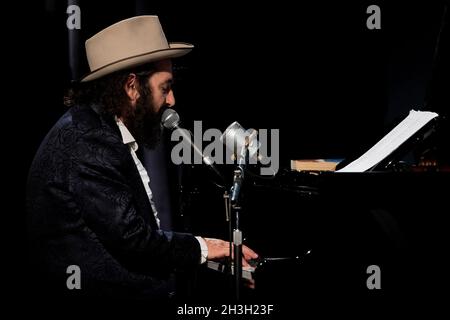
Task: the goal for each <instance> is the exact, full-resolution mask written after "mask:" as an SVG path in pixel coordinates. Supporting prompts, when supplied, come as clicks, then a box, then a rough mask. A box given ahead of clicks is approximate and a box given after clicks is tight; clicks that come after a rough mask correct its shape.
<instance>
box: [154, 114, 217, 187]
mask: <svg viewBox="0 0 450 320" xmlns="http://www.w3.org/2000/svg"><path fill="white" fill-rule="evenodd" d="M161 124H162V125H163V126H164V128H166V129H169V130H172V131H173V130H178V132H179V134H180V135H181V136H182V137H183V139H184V140H185V141H187V142H188V144H189V145H191V146H192V147H193V148H194V151H195V152H196V153H197V154H198V155H200V156H201V158H202V161H203V163H205V164H206V165H207V166H208V168H209V169H210V170H211V171H213V172H214V173H215V174H216V175H217V176H218V177H219V178H220V180H221V182H222V183H224V182H225V179H224V177H223V176H222V174H221V173H220V172H219V170H217V168H216V167H215V166H214V164H213V161H212V160H211V159H210V158H209V157H205V156H204V154H203V152H202V151H201V150H200V149H199V148H198V147H197V146H196V145H195V143H194V142H193V141H192V139H191V134H190V133H189V131H188V130H186V129H183V128H181V127H180V116H179V115H178V113H177V112H176V111H175V110H173V109H166V110H164V112H163V114H162V116H161Z"/></svg>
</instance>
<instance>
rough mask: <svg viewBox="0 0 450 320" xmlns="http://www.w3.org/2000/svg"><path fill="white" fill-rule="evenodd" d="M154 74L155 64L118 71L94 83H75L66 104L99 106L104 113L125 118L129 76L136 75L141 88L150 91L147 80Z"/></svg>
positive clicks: (65, 101)
mask: <svg viewBox="0 0 450 320" xmlns="http://www.w3.org/2000/svg"><path fill="white" fill-rule="evenodd" d="M154 72H155V66H154V64H146V65H144V66H140V67H138V68H133V69H127V70H121V71H117V72H114V73H112V74H110V75H107V76H105V77H102V78H100V79H97V80H94V81H88V82H76V83H73V84H72V86H71V88H69V89H68V90H67V92H66V94H65V96H64V104H65V105H66V106H68V107H71V106H74V105H79V104H97V105H99V106H101V108H103V109H102V111H103V112H105V113H107V114H110V115H114V116H117V117H123V116H125V115H126V114H125V113H126V112H128V110H127V108H125V107H124V106H126V105H127V103H128V96H127V95H126V92H125V90H124V86H125V83H126V81H127V78H128V75H129V74H130V73H134V74H136V75H137V80H138V83H139V86H140V87H141V88H142V89H143V90H145V91H149V90H150V88H149V86H148V81H147V80H148V78H149V77H150V76H151V75H152V74H153V73H154Z"/></svg>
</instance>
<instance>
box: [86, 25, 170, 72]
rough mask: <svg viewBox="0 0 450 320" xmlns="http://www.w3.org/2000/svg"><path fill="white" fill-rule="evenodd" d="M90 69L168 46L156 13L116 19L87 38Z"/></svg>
mask: <svg viewBox="0 0 450 320" xmlns="http://www.w3.org/2000/svg"><path fill="white" fill-rule="evenodd" d="M85 46H86V55H87V59H88V63H89V68H90V70H91V71H94V70H97V69H99V68H102V67H104V66H107V65H109V64H112V63H115V62H117V61H120V60H123V59H128V58H130V57H134V56H139V55H142V54H147V53H149V52H155V51H159V50H165V49H168V48H169V44H168V42H167V39H166V36H165V35H164V32H163V29H162V27H161V24H160V22H159V18H158V16H138V17H133V18H129V19H126V20H122V21H120V22H117V23H115V24H113V25H111V26H109V27H108V28H106V29H104V30H102V31H100V32H98V33H97V34H95V35H94V36H92V37H91V38H89V39H88V40H86V44H85Z"/></svg>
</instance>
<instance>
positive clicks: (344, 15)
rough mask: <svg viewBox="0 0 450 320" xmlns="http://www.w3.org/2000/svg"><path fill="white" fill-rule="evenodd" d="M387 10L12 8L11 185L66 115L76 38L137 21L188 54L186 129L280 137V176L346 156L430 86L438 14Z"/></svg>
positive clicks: (437, 6)
mask: <svg viewBox="0 0 450 320" xmlns="http://www.w3.org/2000/svg"><path fill="white" fill-rule="evenodd" d="M392 2H393V1H390V2H389V3H388V2H383V1H381V2H380V1H376V2H373V1H358V2H353V1H352V2H344V1H326V2H324V1H317V2H313V3H312V2H299V3H298V2H295V1H268V2H265V3H264V4H263V3H261V2H252V3H249V4H246V5H245V6H244V5H243V4H242V2H241V1H220V2H215V1H209V2H208V1H180V2H175V1H144V0H136V1H130V0H126V1H122V0H117V1H87V0H86V1H84V0H79V1H67V2H66V1H56V0H45V1H44V0H40V1H34V4H32V5H28V4H27V5H26V6H24V7H23V8H19V7H17V8H15V9H12V10H11V11H9V13H10V14H12V15H13V16H18V15H21V16H22V15H25V16H26V17H27V18H26V19H25V18H21V21H22V22H24V21H25V22H27V21H28V23H29V28H25V31H19V28H14V24H13V25H12V26H11V25H10V26H9V27H10V29H11V30H14V32H15V33H17V34H18V36H17V37H16V36H13V37H14V40H15V42H14V43H17V44H18V46H17V48H21V49H20V54H24V55H25V56H27V57H28V59H26V60H21V62H22V63H20V64H17V65H16V67H17V70H16V72H17V74H18V75H19V77H18V78H20V80H19V81H17V82H16V85H20V86H21V87H22V89H23V90H22V91H20V92H21V95H20V96H18V97H16V99H23V103H17V106H16V107H15V111H17V114H18V119H19V121H20V123H21V128H26V139H25V140H24V142H23V144H22V145H21V151H22V152H23V154H24V157H23V158H22V159H21V162H20V173H19V175H20V179H18V180H19V181H21V182H23V184H22V186H24V182H25V178H26V174H27V170H28V167H29V165H30V163H31V160H32V157H33V155H34V153H35V152H36V150H37V148H38V146H39V143H40V142H41V140H42V139H43V137H44V135H45V134H46V132H47V131H48V130H49V129H50V128H51V126H52V125H53V123H54V122H55V121H56V120H57V119H58V118H59V117H60V116H61V115H62V114H63V113H64V112H65V107H64V106H63V104H62V101H63V94H64V89H65V88H66V87H67V86H68V85H69V84H70V81H72V80H75V79H77V78H79V77H80V76H82V75H83V74H85V73H87V72H88V69H87V63H86V61H85V56H84V41H85V40H86V39H87V38H88V37H90V36H92V35H93V34H95V33H96V32H97V31H99V30H100V29H102V28H104V27H106V26H108V25H110V24H112V23H115V22H117V21H119V20H121V19H125V18H128V17H131V16H134V15H139V14H156V15H158V16H159V17H160V20H161V23H162V25H163V28H164V30H165V32H166V36H167V38H168V39H169V41H184V42H190V43H192V44H194V45H195V49H194V50H193V51H192V53H190V54H189V55H187V56H185V57H183V58H180V59H178V60H177V61H176V77H177V83H176V85H175V95H176V98H177V106H176V109H177V111H178V112H179V113H180V115H181V117H182V119H183V123H184V124H185V126H187V127H192V125H193V121H194V120H203V128H204V130H205V129H207V128H218V129H220V130H222V131H223V130H224V129H225V128H226V127H227V126H228V125H229V124H230V123H231V122H233V121H238V122H240V123H241V124H242V125H243V126H244V127H246V128H250V127H252V128H256V129H261V128H276V129H280V142H281V146H280V152H281V165H282V166H284V167H287V166H288V165H289V160H290V159H297V158H316V157H321V158H330V157H339V158H347V157H352V156H356V155H358V154H359V153H360V152H361V151H362V150H364V149H366V148H367V147H368V146H371V145H372V144H373V143H375V142H376V141H377V140H378V139H380V138H381V137H382V135H383V134H384V133H386V130H387V128H390V127H392V125H393V124H395V123H396V122H397V121H399V120H400V119H402V118H403V117H405V116H406V114H407V112H408V111H409V110H410V109H413V108H415V109H422V108H424V105H425V103H426V101H427V99H426V97H427V92H429V89H430V83H431V82H430V81H431V79H432V74H433V73H432V70H433V64H434V63H435V56H434V55H435V49H436V45H437V39H438V34H439V29H440V26H441V21H442V15H443V12H444V5H443V4H442V3H441V2H439V1H438V2H435V3H431V2H430V1H418V2H414V3H412V2H406V1H405V2H401V3H397V4H393V3H392ZM70 4H77V5H78V6H79V7H80V9H81V29H79V30H68V29H67V27H66V20H67V18H68V16H69V15H68V14H67V13H66V10H67V7H68V5H70ZM371 4H377V5H379V6H380V8H381V29H380V30H369V29H368V28H367V27H366V19H367V18H368V16H369V14H367V13H366V9H367V7H368V6H369V5H371ZM5 14H6V12H5ZM17 23H21V22H19V21H17ZM8 30H9V29H8ZM447 36H448V32H447ZM5 41H6V40H5ZM22 48H23V49H22ZM447 52H448V50H447ZM18 54H19V53H18ZM447 66H448V62H447ZM441 77H443V76H442V75H441ZM447 79H448V76H447ZM447 99H448V98H447ZM447 101H448V100H447ZM432 107H434V106H432ZM439 108H440V111H442V112H447V113H448V109H444V108H443V107H442V106H439ZM21 110H24V111H26V114H25V112H24V113H23V114H22V112H21ZM149 159H154V160H149V161H154V165H155V166H157V165H159V164H161V159H159V160H158V157H154V156H150V157H149ZM150 166H151V164H150ZM155 179H157V178H155ZM162 179H163V180H164V177H162ZM163 180H161V181H163ZM158 181H159V180H158ZM21 188H22V190H24V189H25V188H24V187H21ZM21 199H23V198H21ZM22 201H23V200H22ZM162 201H168V200H167V199H166V200H162Z"/></svg>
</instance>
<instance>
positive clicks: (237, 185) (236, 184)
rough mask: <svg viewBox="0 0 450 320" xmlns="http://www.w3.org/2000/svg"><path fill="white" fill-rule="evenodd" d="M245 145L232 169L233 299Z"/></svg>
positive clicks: (239, 271)
mask: <svg viewBox="0 0 450 320" xmlns="http://www.w3.org/2000/svg"><path fill="white" fill-rule="evenodd" d="M247 151H248V149H247V147H246V146H244V147H242V149H241V154H240V155H239V160H238V166H237V168H236V170H234V176H233V186H232V187H231V190H230V191H231V192H230V193H231V197H230V201H231V208H232V209H233V210H234V231H233V249H234V266H233V271H234V286H235V287H234V289H235V299H236V301H239V300H240V292H241V283H242V231H241V230H240V229H239V214H240V211H241V209H242V207H241V205H240V191H241V187H242V182H243V181H244V165H245V161H246V159H247Z"/></svg>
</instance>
